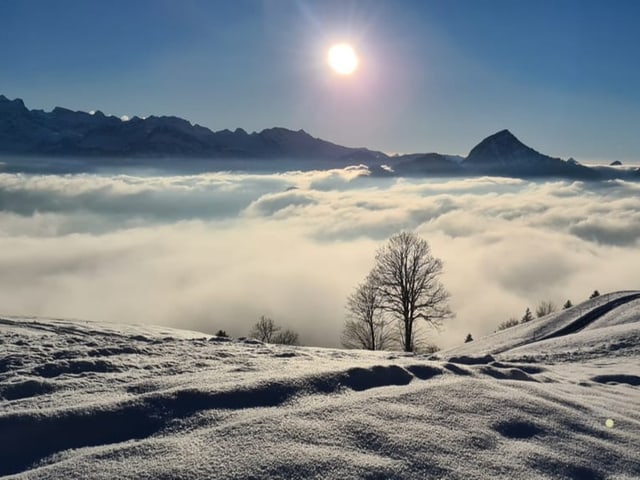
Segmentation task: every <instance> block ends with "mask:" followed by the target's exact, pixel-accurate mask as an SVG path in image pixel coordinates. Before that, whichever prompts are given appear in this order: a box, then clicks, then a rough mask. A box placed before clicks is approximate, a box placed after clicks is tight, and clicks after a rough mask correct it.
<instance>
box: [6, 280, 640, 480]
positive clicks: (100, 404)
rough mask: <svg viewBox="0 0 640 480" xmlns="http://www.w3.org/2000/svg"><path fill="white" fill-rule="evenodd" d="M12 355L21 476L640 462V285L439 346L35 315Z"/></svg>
mask: <svg viewBox="0 0 640 480" xmlns="http://www.w3.org/2000/svg"><path fill="white" fill-rule="evenodd" d="M0 352H1V354H0V476H7V478H29V479H44V478H51V479H54V478H56V479H57V478H104V479H107V478H108V479H111V478H131V479H133V478H136V479H137V478H149V479H151V478H187V479H201V478H233V479H248V478H299V479H303V478H304V479H307V478H329V479H344V478H370V479H374V478H375V479H383V478H384V479H386V478H392V479H393V478H397V479H399V478H415V479H424V478H455V479H484V478H496V479H513V478H518V479H533V478H536V479H537V478H545V479H587V480H589V479H592V480H599V479H620V480H621V479H632V478H639V477H640V362H639V359H640V358H639V357H640V292H617V293H613V294H609V295H603V296H601V297H598V298H595V299H592V300H589V301H587V302H585V303H583V304H581V305H578V306H575V307H573V308H571V309H568V310H564V311H562V312H559V313H555V314H552V315H549V316H547V317H544V318H541V319H537V320H534V321H531V322H530V323H528V324H524V325H520V326H517V327H513V328H510V329H507V330H504V331H501V332H497V333H495V334H493V335H490V336H488V337H485V338H482V339H477V340H476V341H473V342H470V343H467V344H464V345H462V346H460V347H459V348H455V349H452V350H449V351H446V352H440V353H439V355H437V356H432V357H426V356H420V355H411V354H404V353H399V352H365V351H344V350H333V349H321V348H311V347H289V346H277V345H269V344H263V343H261V342H257V341H255V340H251V339H233V340H230V339H227V338H219V337H212V336H209V335H205V334H199V333H197V332H187V331H180V330H172V329H167V328H159V327H147V326H123V325H116V324H107V323H97V322H84V321H72V320H68V321H67V320H54V319H40V318H22V317H20V318H18V317H3V318H0ZM612 421H613V422H612Z"/></svg>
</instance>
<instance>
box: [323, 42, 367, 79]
mask: <svg viewBox="0 0 640 480" xmlns="http://www.w3.org/2000/svg"><path fill="white" fill-rule="evenodd" d="M327 61H328V62H329V66H330V67H331V68H332V69H333V70H334V71H335V72H336V73H339V74H340V75H351V74H352V73H353V72H355V71H356V69H357V68H358V63H359V60H358V56H357V55H356V52H355V50H354V49H353V47H352V46H351V45H349V44H348V43H337V44H335V45H333V46H332V47H331V48H330V49H329V52H328V53H327Z"/></svg>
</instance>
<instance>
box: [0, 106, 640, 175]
mask: <svg viewBox="0 0 640 480" xmlns="http://www.w3.org/2000/svg"><path fill="white" fill-rule="evenodd" d="M0 155H3V156H6V157H7V158H3V162H2V163H3V165H0V168H2V169H4V171H40V170H45V171H51V170H53V171H60V170H62V171H66V170H70V171H84V170H90V169H93V168H97V167H103V168H104V167H108V166H123V165H126V166H156V167H159V168H170V169H180V168H181V167H186V166H187V165H188V166H189V167H190V168H192V169H193V168H195V169H196V170H203V169H204V170H210V169H211V168H212V166H213V164H212V161H213V160H218V161H219V160H228V161H233V162H232V163H231V164H230V166H231V167H233V166H234V165H235V166H240V167H241V168H247V165H249V164H248V163H247V161H253V162H254V163H253V166H254V167H255V165H256V163H255V162H258V164H259V165H260V166H261V167H263V168H264V167H265V166H267V167H269V166H270V167H271V168H275V167H276V165H274V164H273V162H265V161H264V160H268V159H273V160H278V161H279V162H278V166H283V165H284V164H285V163H286V164H287V165H288V167H290V168H302V169H306V168H334V167H338V166H346V165H353V164H354V163H358V164H365V165H367V166H369V168H370V169H371V170H372V173H373V174H376V175H385V176H388V175H411V176H470V175H498V176H513V177H521V178H523V177H564V178H567V177H569V178H579V179H593V180H597V179H603V178H621V177H625V178H628V177H631V178H639V179H640V170H639V169H625V168H610V167H597V168H594V167H587V166H584V165H581V164H580V163H578V162H576V161H575V160H572V159H569V160H563V159H560V158H554V157H550V156H547V155H544V154H542V153H539V152H537V151H535V150H533V149H532V148H530V147H528V146H526V145H524V144H523V143H522V142H520V141H519V140H518V139H517V138H516V137H515V136H514V135H513V134H512V133H511V132H510V131H509V130H502V131H500V132H497V133H495V134H493V135H491V136H489V137H487V138H485V139H484V140H482V141H481V142H480V143H479V144H478V145H476V146H475V147H474V148H473V149H472V150H471V151H470V152H469V154H468V155H467V157H460V156H454V155H443V154H439V153H424V154H409V155H395V156H389V155H386V154H385V153H383V152H380V151H375V150H370V149H367V148H352V147H345V146H342V145H337V144H335V143H331V142H328V141H326V140H322V139H320V138H315V137H313V136H311V135H310V134H308V133H307V132H305V131H304V130H297V131H294V130H289V129H286V128H280V127H275V128H268V129H265V130H262V131H261V132H253V133H247V132H246V131H245V130H243V129H241V128H237V129H235V130H233V131H231V130H226V129H225V130H220V131H217V132H214V131H212V130H210V129H208V128H206V127H203V126H200V125H197V124H196V125H194V124H191V123H190V122H188V121H187V120H184V119H182V118H178V117H174V116H161V117H157V116H150V117H146V118H140V117H133V118H131V119H121V118H118V117H115V116H107V115H105V114H103V113H102V112H100V111H96V112H91V113H88V112H81V111H72V110H69V109H66V108H62V107H56V108H54V109H53V110H52V111H51V112H45V111H43V110H29V109H28V108H27V107H26V106H25V104H24V102H23V101H22V100H21V99H15V100H9V99H8V98H7V97H5V96H4V95H0ZM33 158H37V159H38V161H37V162H35V163H34V162H33ZM43 159H45V160H43ZM234 162H235V163H234ZM227 168H228V167H227Z"/></svg>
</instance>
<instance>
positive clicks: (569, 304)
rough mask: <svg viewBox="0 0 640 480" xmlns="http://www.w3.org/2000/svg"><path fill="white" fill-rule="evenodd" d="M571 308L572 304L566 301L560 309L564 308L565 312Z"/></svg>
mask: <svg viewBox="0 0 640 480" xmlns="http://www.w3.org/2000/svg"><path fill="white" fill-rule="evenodd" d="M571 307H573V303H571V300H567V301H566V302H564V305H563V306H562V308H564V309H565V310H566V309H567V308H571Z"/></svg>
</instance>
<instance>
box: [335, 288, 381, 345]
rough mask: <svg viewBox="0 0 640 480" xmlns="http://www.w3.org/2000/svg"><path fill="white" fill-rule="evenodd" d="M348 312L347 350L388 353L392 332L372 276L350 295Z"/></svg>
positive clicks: (343, 342)
mask: <svg viewBox="0 0 640 480" xmlns="http://www.w3.org/2000/svg"><path fill="white" fill-rule="evenodd" d="M347 310H348V318H347V321H346V322H345V326H344V330H343V331H342V345H343V346H344V347H346V348H362V349H365V350H384V349H385V348H387V347H388V346H389V343H390V340H391V333H392V332H391V330H390V329H389V328H387V326H388V322H387V321H386V320H385V318H384V316H383V315H382V298H381V297H380V292H379V290H378V288H377V287H376V285H375V282H374V281H373V279H372V277H371V276H369V277H367V279H366V280H365V281H364V283H361V284H360V285H358V287H357V288H356V290H355V292H353V293H352V294H351V295H349V297H348V298H347Z"/></svg>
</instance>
